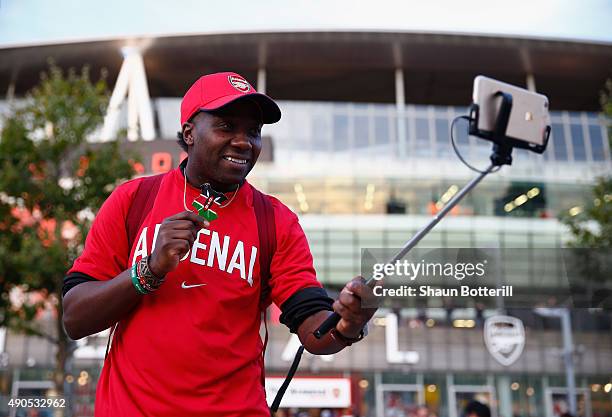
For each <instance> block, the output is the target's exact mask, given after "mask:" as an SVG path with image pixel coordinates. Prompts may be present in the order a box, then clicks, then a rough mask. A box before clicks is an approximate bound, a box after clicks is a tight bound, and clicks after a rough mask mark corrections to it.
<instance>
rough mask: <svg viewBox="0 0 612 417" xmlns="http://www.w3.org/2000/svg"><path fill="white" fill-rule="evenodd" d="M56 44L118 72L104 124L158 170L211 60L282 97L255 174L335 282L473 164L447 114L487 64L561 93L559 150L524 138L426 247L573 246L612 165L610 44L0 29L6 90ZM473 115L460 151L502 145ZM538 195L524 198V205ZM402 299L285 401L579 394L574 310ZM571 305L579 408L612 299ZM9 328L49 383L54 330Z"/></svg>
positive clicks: (65, 57) (329, 405)
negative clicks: (566, 220)
mask: <svg viewBox="0 0 612 417" xmlns="http://www.w3.org/2000/svg"><path fill="white" fill-rule="evenodd" d="M48 57H52V58H53V59H54V60H55V61H56V63H57V64H58V65H60V66H61V67H64V68H68V67H80V66H82V65H83V64H87V65H89V66H90V68H91V73H92V74H94V75H95V74H98V73H99V71H100V70H101V69H102V68H105V69H106V70H107V71H108V74H109V77H108V79H109V82H110V85H111V86H112V87H113V98H112V99H111V106H110V107H109V110H108V114H107V118H106V120H105V126H104V127H103V128H102V129H101V130H100V132H98V134H96V135H95V137H93V138H92V140H94V141H103V140H107V139H108V138H110V137H113V136H115V135H117V134H118V133H121V132H127V133H126V134H125V135H124V136H125V137H124V138H123V139H122V141H123V142H124V146H126V147H129V148H135V149H138V150H139V151H141V152H142V154H143V164H142V173H143V174H148V173H154V172H163V171H165V170H167V169H170V168H171V167H174V166H176V165H177V164H178V162H179V161H180V159H181V158H182V157H183V155H181V150H180V148H179V147H178V145H177V144H176V143H175V141H176V132H177V131H178V130H179V128H180V126H179V104H180V97H181V96H182V95H183V93H184V91H185V90H186V88H187V87H188V86H189V85H190V84H191V83H192V82H193V81H194V80H195V79H196V78H197V77H198V76H199V75H201V74H203V73H208V72H216V71H226V70H232V71H236V72H238V73H240V74H242V75H243V76H245V77H246V78H247V79H248V80H250V81H251V82H252V83H253V84H254V85H255V86H256V88H257V89H258V90H259V91H262V92H265V93H267V94H269V95H270V96H271V97H273V98H274V99H276V100H278V102H279V104H280V107H281V109H282V111H283V118H282V120H281V121H280V122H279V123H278V124H276V125H272V126H266V127H265V128H264V132H263V133H264V135H265V138H264V140H265V147H266V149H265V151H264V154H263V155H262V160H261V161H260V162H259V163H258V165H257V167H256V168H255V169H254V171H253V172H252V174H251V175H250V177H249V179H250V181H252V182H253V183H254V184H256V185H257V186H258V187H260V188H261V189H262V190H263V191H265V192H267V193H270V194H273V195H275V196H277V197H279V198H280V199H281V200H282V201H283V202H285V203H286V204H288V205H289V206H290V207H292V209H293V210H294V211H296V212H297V213H298V214H299V216H300V221H301V224H302V226H303V228H304V229H305V231H306V234H307V236H308V239H309V242H310V244H311V248H312V251H313V255H314V259H315V266H316V269H317V271H318V276H319V279H320V280H321V281H322V282H323V283H324V284H325V285H326V287H327V288H328V289H329V290H330V291H332V292H333V291H337V290H338V289H339V288H341V287H342V285H343V284H344V283H346V282H347V281H348V280H350V279H351V278H352V277H353V276H355V275H358V274H360V273H361V272H362V271H361V250H362V249H364V248H384V247H401V246H402V245H403V243H404V242H405V241H406V240H407V239H408V238H409V237H410V236H411V235H413V234H414V232H415V231H416V230H418V228H420V227H421V226H423V225H424V224H425V223H426V222H427V220H428V219H429V217H430V216H431V215H432V214H435V213H436V212H437V211H438V210H439V208H440V207H441V205H443V204H444V203H445V202H446V201H448V199H449V198H450V197H452V195H454V194H455V193H456V192H457V190H458V188H460V187H461V186H462V185H463V184H464V183H466V182H467V181H468V180H469V179H470V178H472V176H473V173H472V172H471V171H469V170H468V169H467V168H466V167H465V166H464V165H462V164H461V163H460V162H459V161H458V160H457V158H456V157H455V155H454V154H453V151H452V148H451V147H450V144H449V133H450V126H451V122H452V120H453V119H454V118H455V117H456V116H459V115H465V114H467V106H468V105H469V104H470V101H471V89H472V80H473V78H474V76H476V75H478V74H484V75H487V76H490V77H492V78H497V79H500V80H503V81H505V82H508V83H511V84H516V85H521V86H525V87H527V88H530V89H532V90H533V89H534V90H537V91H538V92H541V93H543V94H546V95H547V96H548V97H549V100H550V103H551V110H552V112H551V118H552V137H551V141H550V144H549V149H548V151H547V152H546V153H545V154H544V155H535V154H531V153H527V152H521V151H516V152H515V161H514V163H513V165H512V167H511V168H504V169H503V170H502V171H501V172H499V173H497V174H495V176H491V177H490V178H487V179H486V180H485V181H484V182H483V184H482V185H481V186H479V188H478V189H476V190H475V191H474V192H473V193H472V194H471V195H470V196H469V197H468V198H467V199H466V200H465V201H464V202H462V203H461V204H460V205H459V206H458V207H457V209H456V210H453V212H452V213H451V215H450V216H449V217H448V218H447V219H445V220H444V221H443V222H442V223H441V224H440V225H439V226H438V227H437V228H436V229H435V230H434V231H433V232H432V233H430V234H429V235H428V236H427V238H426V239H425V240H424V241H423V242H422V243H421V245H420V247H425V248H497V249H498V251H499V252H501V253H502V254H504V253H506V254H507V253H510V252H508V251H510V250H512V249H517V250H527V251H530V250H533V251H535V250H537V249H558V248H561V247H563V246H564V245H565V244H566V243H567V241H568V240H569V239H570V238H571V236H570V235H569V233H568V231H567V229H566V228H565V227H564V226H563V225H562V224H561V223H560V221H559V220H558V218H559V216H560V215H563V214H566V213H568V212H570V211H571V213H577V212H579V211H580V208H581V207H582V206H583V205H584V203H585V201H586V200H588V199H589V198H592V197H591V196H590V187H591V186H592V185H593V184H594V182H595V181H596V178H597V177H598V176H602V175H608V176H609V175H610V174H611V173H612V161H611V159H610V158H611V156H610V144H609V140H608V134H607V127H608V123H609V121H607V120H606V119H605V118H603V117H602V116H601V115H600V114H599V113H598V112H599V102H598V99H599V94H600V91H601V90H602V89H603V87H604V84H605V81H606V77H609V76H610V69H611V68H612V45H611V44H608V43H598V42H588V41H569V40H554V39H540V38H538V39H535V38H519V37H508V36H504V37H502V36H485V35H458V34H434V33H409V32H382V31H380V32H373V31H370V32H363V31H345V32H324V31H313V32H282V33H280V32H274V33H261V32H257V33H230V34H210V35H176V36H157V37H147V38H130V39H123V38H115V39H111V40H98V41H86V42H85V41H81V42H79V41H76V42H63V43H57V44H46V45H41V44H36V45H29V46H15V47H4V48H2V49H0V91H1V92H6V97H5V101H4V102H2V104H0V106H1V107H0V109H4V111H6V110H7V108H8V106H9V105H10V102H11V101H13V100H18V99H19V98H20V97H22V95H23V94H24V92H25V91H27V90H28V89H29V88H30V87H32V86H33V85H34V84H35V83H36V82H37V80H38V76H39V73H40V71H42V70H44V69H45V68H46V60H47V58H48ZM464 131H465V125H463V128H461V124H459V126H458V129H457V131H456V134H457V137H456V138H457V143H458V144H459V147H460V149H461V150H462V152H463V153H464V156H465V157H466V158H467V159H468V160H470V161H472V162H473V163H474V164H480V165H481V166H482V165H484V164H486V163H487V160H488V155H489V149H490V144H488V143H485V142H484V141H481V140H479V139H476V138H473V137H469V136H468V135H467V134H465V133H463V132H464ZM534 190H537V191H534ZM523 195H525V196H528V197H525V198H526V200H525V201H523V202H522V203H521V204H518V203H516V204H510V203H513V202H514V201H515V200H516V199H517V198H518V197H520V196H523ZM509 204H510V205H509ZM572 210H573V211H572ZM571 213H570V214H571ZM563 279H564V278H563V277H560V276H559V275H557V274H556V273H554V271H553V272H552V273H544V274H542V273H541V272H539V271H534V270H510V271H507V273H505V274H504V280H505V282H507V283H512V284H513V285H514V288H515V290H516V291H518V293H519V294H521V295H522V296H524V297H528V296H529V295H530V294H531V295H534V294H535V295H536V297H551V296H554V295H555V292H554V291H553V290H554V289H556V288H559V287H560V286H562V285H563ZM608 289H609V287H608ZM530 305H531V304H530ZM388 307H389V308H384V309H381V310H380V311H379V312H378V314H377V316H376V317H375V319H374V320H373V323H372V326H371V327H370V334H369V336H368V337H367V338H366V340H365V341H363V342H361V343H359V344H357V345H355V346H354V347H353V348H351V349H349V350H347V351H345V352H341V353H339V354H337V355H334V356H331V357H314V356H306V357H305V359H303V362H302V365H301V370H300V372H299V374H298V377H297V378H296V381H295V382H294V383H293V384H294V385H293V386H294V387H295V389H294V390H293V392H292V393H290V394H288V398H287V400H286V401H287V402H286V404H288V407H285V408H284V409H283V410H284V412H285V413H287V414H286V415H298V414H297V413H298V412H299V411H300V410H301V411H308V412H310V413H311V414H310V415H313V416H318V415H322V416H323V415H328V416H329V415H356V416H369V417H374V416H376V417H383V416H404V415H405V416H408V415H411V414H409V413H410V412H412V411H410V410H411V409H414V408H415V407H416V406H417V405H420V404H423V405H426V406H427V407H428V409H429V410H430V411H431V412H435V413H436V415H439V416H449V417H457V416H459V415H461V411H460V410H461V407H462V406H463V405H464V404H465V403H466V402H467V401H468V400H470V399H472V398H476V399H479V400H481V401H483V402H487V403H489V404H490V405H491V406H492V408H493V415H496V416H500V417H501V416H503V417H510V416H517V417H518V416H542V417H553V416H558V415H559V414H560V412H561V411H562V410H563V408H564V407H565V406H566V403H567V402H568V401H567V389H568V387H567V384H566V379H565V374H564V370H565V368H564V362H563V355H562V352H561V348H562V346H563V340H562V336H563V335H562V331H561V327H560V322H559V321H558V320H556V319H554V318H543V317H541V316H539V315H537V314H535V313H534V312H533V311H532V310H531V309H530V308H526V307H525V305H513V306H504V305H503V304H498V305H496V306H484V307H483V306H481V305H479V304H478V303H476V302H469V301H467V302H466V303H465V304H464V305H456V306H452V305H451V306H449V305H448V304H447V303H445V301H444V300H443V299H441V298H439V297H438V298H436V297H432V298H431V299H430V300H425V301H424V302H423V303H421V304H418V305H417V304H415V305H410V306H401V305H400V306H388ZM277 313H278V312H277V311H273V312H272V314H271V316H272V318H271V323H270V326H269V328H270V332H271V335H270V336H271V339H270V343H269V347H268V351H267V355H266V365H267V368H268V375H269V377H270V378H269V380H268V384H269V387H268V388H269V390H270V392H272V391H273V387H274V386H277V385H275V384H277V383H278V379H277V378H275V377H279V376H282V375H283V372H285V371H286V369H287V368H288V366H289V364H290V360H291V359H292V352H294V351H295V349H296V348H297V346H296V343H297V342H296V339H295V337H290V334H289V333H288V332H287V330H286V329H285V328H284V326H282V325H278V320H277ZM500 313H505V314H507V315H510V316H514V317H518V318H520V319H521V320H522V322H523V323H524V326H525V338H524V349H523V351H522V353H521V354H520V356H519V357H518V359H517V360H516V362H514V363H513V364H512V365H510V366H504V365H503V364H500V363H499V362H498V361H496V360H495V359H494V358H493V357H492V356H491V354H490V353H489V352H488V351H487V348H486V346H485V343H484V339H483V322H484V320H485V319H487V318H488V317H491V316H496V315H498V314H500ZM572 319H573V320H572V324H573V338H574V342H575V346H576V349H575V351H574V362H575V372H576V378H575V381H576V386H577V393H578V408H579V414H580V415H581V416H584V417H603V416H606V417H610V416H612V392H611V391H612V388H611V387H612V379H611V375H612V317H611V315H610V312H609V311H607V312H606V311H601V310H598V309H580V310H578V309H577V310H574V311H572ZM106 336H107V333H103V334H100V335H98V336H94V337H90V338H87V339H85V340H81V341H79V342H78V349H77V351H76V354H75V360H74V363H73V365H72V366H73V370H74V373H75V375H77V374H78V375H80V377H79V378H78V381H75V392H76V394H77V401H76V404H77V406H76V408H75V410H74V411H75V415H83V416H85V415H92V414H91V410H92V408H91V407H92V406H91V404H92V401H93V393H94V392H95V381H96V379H97V375H98V373H99V370H100V366H101V363H102V360H101V358H102V357H103V353H104V347H105V341H106ZM3 346H4V356H3V357H4V358H5V359H6V360H5V361H4V362H3V365H4V368H3V369H2V371H0V373H1V375H2V382H3V383H2V384H0V387H1V388H2V394H4V395H9V394H10V393H11V388H12V389H13V391H12V392H13V393H15V392H17V391H15V389H16V388H15V387H19V385H20V384H21V387H22V389H27V388H23V387H40V388H36V389H41V390H42V389H45V382H44V380H45V378H46V375H47V373H46V372H47V370H49V369H50V368H51V367H52V361H53V351H52V348H51V346H50V345H48V344H46V343H45V342H44V341H41V340H38V339H35V338H26V337H22V336H19V335H15V334H12V333H9V334H5V337H4V344H3ZM20 381H21V382H20ZM23 381H29V382H23ZM36 381H38V382H36ZM81 382H82V383H81ZM28 383H29V384H30V385H28ZM36 384H38V385H36ZM32 389H35V388H32ZM322 410H326V411H325V412H323V411H322Z"/></svg>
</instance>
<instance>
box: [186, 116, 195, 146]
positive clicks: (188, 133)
mask: <svg viewBox="0 0 612 417" xmlns="http://www.w3.org/2000/svg"><path fill="white" fill-rule="evenodd" d="M194 128H195V126H194V124H193V123H191V122H185V123H183V140H184V141H185V143H186V144H187V145H188V146H190V145H193V143H194V141H195V138H194V137H193V130H194Z"/></svg>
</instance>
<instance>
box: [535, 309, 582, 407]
mask: <svg viewBox="0 0 612 417" xmlns="http://www.w3.org/2000/svg"><path fill="white" fill-rule="evenodd" d="M534 312H535V313H536V314H538V315H540V316H542V317H556V318H559V319H561V332H562V334H563V362H564V363H565V378H566V381H567V382H566V384H567V397H568V403H569V408H570V409H569V411H570V413H572V415H574V416H575V415H576V411H577V407H576V377H575V375H574V341H573V339H572V322H571V318H570V311H569V309H567V308H547V307H538V308H536V309H535V310H534Z"/></svg>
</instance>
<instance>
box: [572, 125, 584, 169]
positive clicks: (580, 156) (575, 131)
mask: <svg viewBox="0 0 612 417" xmlns="http://www.w3.org/2000/svg"><path fill="white" fill-rule="evenodd" d="M570 131H571V133H572V148H573V151H574V160H575V161H586V151H585V149H584V137H583V135H582V126H581V125H579V124H575V123H572V124H571V125H570Z"/></svg>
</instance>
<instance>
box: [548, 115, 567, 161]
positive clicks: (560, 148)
mask: <svg viewBox="0 0 612 417" xmlns="http://www.w3.org/2000/svg"><path fill="white" fill-rule="evenodd" d="M551 135H552V138H551V140H552V141H553V143H554V147H555V159H556V160H557V161H567V146H566V144H565V132H564V131H563V125H562V124H558V123H553V125H552V133H551Z"/></svg>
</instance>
